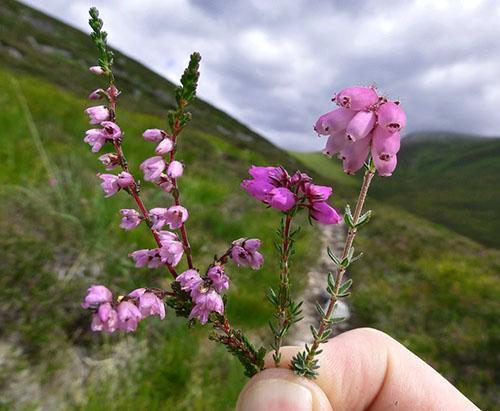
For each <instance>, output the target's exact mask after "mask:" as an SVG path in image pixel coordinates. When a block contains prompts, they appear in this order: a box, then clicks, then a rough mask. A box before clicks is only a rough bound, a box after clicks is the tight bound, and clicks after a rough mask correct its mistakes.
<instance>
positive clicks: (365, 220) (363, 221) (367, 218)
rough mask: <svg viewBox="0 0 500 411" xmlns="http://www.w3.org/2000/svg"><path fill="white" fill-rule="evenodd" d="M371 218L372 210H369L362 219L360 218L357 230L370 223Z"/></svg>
mask: <svg viewBox="0 0 500 411" xmlns="http://www.w3.org/2000/svg"><path fill="white" fill-rule="evenodd" d="M371 216H372V210H368V211H367V212H366V213H364V214H363V215H362V216H361V217H359V219H358V222H357V223H356V228H361V227H363V226H364V225H365V224H366V223H368V221H370V218H371Z"/></svg>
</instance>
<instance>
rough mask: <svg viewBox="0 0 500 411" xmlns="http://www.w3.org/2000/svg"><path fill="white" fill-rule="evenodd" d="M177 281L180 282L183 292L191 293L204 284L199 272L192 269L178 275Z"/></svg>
mask: <svg viewBox="0 0 500 411" xmlns="http://www.w3.org/2000/svg"><path fill="white" fill-rule="evenodd" d="M175 281H177V282H179V284H180V285H181V290H183V291H187V292H189V293H191V292H192V291H193V290H197V289H198V288H199V286H200V285H201V283H202V282H203V280H202V279H201V277H200V274H199V273H198V271H196V270H192V269H190V270H186V271H184V272H183V273H182V274H180V275H178V276H177V278H176V279H175Z"/></svg>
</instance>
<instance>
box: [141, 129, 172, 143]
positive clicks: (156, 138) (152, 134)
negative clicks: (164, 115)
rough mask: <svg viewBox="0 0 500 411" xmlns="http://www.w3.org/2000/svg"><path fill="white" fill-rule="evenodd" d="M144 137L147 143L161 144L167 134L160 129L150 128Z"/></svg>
mask: <svg viewBox="0 0 500 411" xmlns="http://www.w3.org/2000/svg"><path fill="white" fill-rule="evenodd" d="M142 137H144V140H146V141H152V142H153V143H159V142H160V141H162V140H163V139H164V138H166V137H167V133H165V132H164V131H163V130H160V129H158V128H150V129H147V130H146V131H145V132H144V133H143V134H142Z"/></svg>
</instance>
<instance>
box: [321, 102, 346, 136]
mask: <svg viewBox="0 0 500 411" xmlns="http://www.w3.org/2000/svg"><path fill="white" fill-rule="evenodd" d="M355 114H356V111H354V110H349V109H348V108H344V107H340V108H337V109H335V110H332V111H329V112H328V113H326V114H323V115H322V116H320V118H319V119H318V121H316V124H315V126H314V131H316V133H318V134H321V135H333V134H337V133H344V132H345V130H346V128H347V125H348V124H349V122H350V121H351V119H352V118H353V117H354V115H355Z"/></svg>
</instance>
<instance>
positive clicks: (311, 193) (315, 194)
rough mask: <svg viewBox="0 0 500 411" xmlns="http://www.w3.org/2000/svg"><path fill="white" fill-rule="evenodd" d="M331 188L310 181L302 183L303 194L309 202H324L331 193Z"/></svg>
mask: <svg viewBox="0 0 500 411" xmlns="http://www.w3.org/2000/svg"><path fill="white" fill-rule="evenodd" d="M332 191H333V190H332V188H331V187H327V186H318V185H316V184H312V183H306V184H305V185H304V194H305V195H306V197H307V199H308V200H309V202H310V203H316V202H324V201H326V200H328V198H329V197H330V196H331V195H332Z"/></svg>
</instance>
